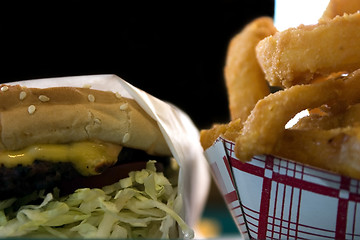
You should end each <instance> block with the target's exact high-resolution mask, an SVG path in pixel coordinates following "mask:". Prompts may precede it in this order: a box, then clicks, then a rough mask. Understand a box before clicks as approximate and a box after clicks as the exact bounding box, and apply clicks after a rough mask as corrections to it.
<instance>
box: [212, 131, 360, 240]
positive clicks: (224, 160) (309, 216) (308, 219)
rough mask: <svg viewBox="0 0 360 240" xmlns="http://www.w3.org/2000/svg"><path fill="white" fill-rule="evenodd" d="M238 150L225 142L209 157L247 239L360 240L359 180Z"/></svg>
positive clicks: (214, 174) (222, 140)
mask: <svg viewBox="0 0 360 240" xmlns="http://www.w3.org/2000/svg"><path fill="white" fill-rule="evenodd" d="M233 149H234V143H232V142H229V141H227V140H224V139H221V138H220V139H218V141H217V143H215V144H214V145H213V147H212V148H210V149H209V150H207V152H206V155H207V158H208V160H209V163H210V166H211V169H212V172H213V176H214V178H215V179H216V182H217V184H218V186H219V189H220V190H221V191H222V194H223V195H224V198H225V200H226V202H227V204H228V207H229V209H230V210H231V212H232V215H233V217H234V219H235V222H236V224H237V225H238V227H239V230H240V232H241V233H242V235H243V237H244V238H245V239H360V181H358V180H355V179H351V178H348V177H345V176H340V175H336V174H333V173H330V172H327V171H324V170H320V169H317V168H312V167H309V166H306V165H303V164H300V163H296V162H293V161H288V160H285V159H279V158H275V157H272V156H257V157H254V158H253V159H252V161H251V162H249V163H242V162H240V161H239V160H237V159H236V157H235V156H234V152H233ZM235 189H236V190H237V191H236V190H235Z"/></svg>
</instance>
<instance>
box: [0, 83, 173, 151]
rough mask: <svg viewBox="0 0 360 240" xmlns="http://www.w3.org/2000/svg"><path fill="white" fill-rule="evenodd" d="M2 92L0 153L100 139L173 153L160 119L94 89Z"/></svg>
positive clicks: (12, 88) (131, 102) (3, 89)
mask: <svg viewBox="0 0 360 240" xmlns="http://www.w3.org/2000/svg"><path fill="white" fill-rule="evenodd" d="M0 89H1V91H0V135H1V139H0V150H19V149H22V148H25V147H27V146H30V145H33V144H48V143H49V144H63V143H71V142H79V141H87V140H94V141H96V140H100V141H104V142H110V143H116V144H120V145H122V146H124V147H130V148H136V149H140V150H144V151H146V152H147V153H149V154H154V155H170V150H169V148H168V145H167V143H166V141H165V139H164V137H163V135H162V133H161V132H160V129H159V127H158V125H157V123H156V121H155V120H154V119H152V118H151V117H150V116H149V115H148V114H147V113H145V112H144V111H143V109H142V108H141V107H140V106H139V105H138V104H137V103H136V102H135V101H134V100H132V99H127V98H123V97H121V96H119V95H118V94H115V93H113V92H105V91H99V90H94V89H89V88H75V87H54V88H44V89H40V88H26V87H22V86H19V85H16V86H9V85H1V86H0Z"/></svg>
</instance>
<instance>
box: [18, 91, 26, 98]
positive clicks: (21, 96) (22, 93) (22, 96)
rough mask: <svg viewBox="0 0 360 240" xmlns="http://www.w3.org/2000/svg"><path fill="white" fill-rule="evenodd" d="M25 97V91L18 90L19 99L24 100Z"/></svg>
mask: <svg viewBox="0 0 360 240" xmlns="http://www.w3.org/2000/svg"><path fill="white" fill-rule="evenodd" d="M25 98H26V92H24V91H21V92H20V95H19V99H20V100H24V99H25Z"/></svg>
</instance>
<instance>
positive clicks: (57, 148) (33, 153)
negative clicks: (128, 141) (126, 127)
mask: <svg viewBox="0 0 360 240" xmlns="http://www.w3.org/2000/svg"><path fill="white" fill-rule="evenodd" d="M121 149H122V146H120V145H116V144H111V143H102V142H77V143H71V144H37V145H32V146H29V147H27V148H25V149H22V150H18V151H3V152H0V165H3V166H5V167H7V168H11V167H15V166H17V165H22V166H29V165H31V164H32V163H33V162H34V161H35V160H43V161H48V162H54V163H56V162H69V163H72V165H73V167H74V168H75V169H76V170H77V171H78V172H79V173H80V174H82V175H84V176H89V175H96V174H100V173H101V172H102V171H103V170H104V169H105V168H107V167H109V166H112V165H113V164H115V163H116V161H117V157H118V155H119V153H120V151H121Z"/></svg>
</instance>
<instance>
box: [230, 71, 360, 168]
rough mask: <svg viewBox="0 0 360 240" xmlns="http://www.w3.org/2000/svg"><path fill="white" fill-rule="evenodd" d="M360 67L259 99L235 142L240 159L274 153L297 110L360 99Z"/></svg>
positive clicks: (347, 103) (353, 102) (349, 103)
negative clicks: (353, 70)
mask: <svg viewBox="0 0 360 240" xmlns="http://www.w3.org/2000/svg"><path fill="white" fill-rule="evenodd" d="M359 90H360V70H357V71H355V72H353V73H352V74H349V75H348V76H347V77H345V78H343V79H342V78H335V79H330V80H327V81H324V82H319V83H314V84H310V85H298V86H293V87H291V88H289V89H286V90H283V91H279V92H276V93H274V94H270V95H268V96H267V97H265V98H264V99H262V100H259V101H258V103H257V104H256V106H255V108H254V109H253V111H252V112H251V114H250V116H249V117H248V119H247V120H246V121H245V123H244V127H243V129H242V132H241V134H240V135H239V137H238V138H237V139H236V142H235V154H236V156H237V157H238V158H239V159H240V160H241V161H248V160H250V159H251V157H252V156H254V155H259V154H271V153H272V150H273V148H274V146H275V145H276V142H277V140H278V139H279V138H280V137H281V136H282V134H283V133H284V130H285V124H286V123H287V122H288V121H289V120H290V119H291V118H293V117H294V116H295V115H296V114H297V113H298V112H300V111H302V110H304V109H308V108H315V107H319V106H321V105H323V104H334V103H335V102H338V101H340V102H342V103H343V104H345V105H346V106H348V105H351V104H355V103H358V102H359V101H360V94H359Z"/></svg>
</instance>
